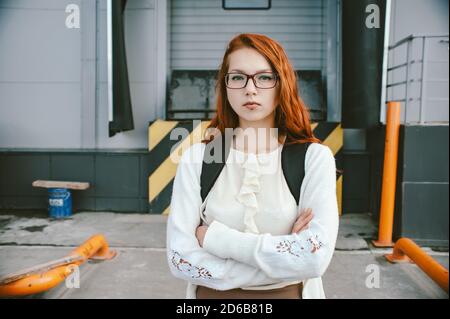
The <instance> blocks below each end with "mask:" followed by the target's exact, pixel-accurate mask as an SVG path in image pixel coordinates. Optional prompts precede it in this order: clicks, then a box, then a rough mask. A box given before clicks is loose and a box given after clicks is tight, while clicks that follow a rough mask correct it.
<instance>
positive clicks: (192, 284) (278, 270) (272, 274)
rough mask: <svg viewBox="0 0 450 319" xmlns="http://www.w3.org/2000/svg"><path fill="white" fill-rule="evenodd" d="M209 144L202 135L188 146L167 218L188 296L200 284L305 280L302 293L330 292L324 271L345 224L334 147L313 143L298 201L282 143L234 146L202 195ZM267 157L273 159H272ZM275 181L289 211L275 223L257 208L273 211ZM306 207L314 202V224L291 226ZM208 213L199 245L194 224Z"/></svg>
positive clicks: (174, 260)
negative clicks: (253, 148) (248, 149)
mask: <svg viewBox="0 0 450 319" xmlns="http://www.w3.org/2000/svg"><path fill="white" fill-rule="evenodd" d="M204 150H205V144H203V143H198V144H194V145H192V146H191V147H189V148H188V149H187V150H186V151H185V152H184V153H183V155H182V157H181V160H180V162H179V164H178V168H177V172H176V176H175V180H174V184H173V193H172V199H171V206H170V215H169V219H168V223H167V258H168V264H169V268H170V270H171V272H172V274H173V275H174V276H175V277H177V278H180V279H183V280H186V281H187V282H188V287H187V294H186V298H195V295H196V288H197V285H202V286H206V287H209V288H213V289H217V290H228V289H233V288H244V289H273V288H274V287H283V286H286V285H289V284H292V283H298V282H303V287H304V288H303V293H302V298H303V299H309V298H325V293H324V290H323V286H322V280H321V277H322V275H323V274H324V272H325V271H326V269H327V267H328V265H329V263H330V261H331V258H332V256H333V252H334V248H335V244H336V238H337V232H338V206H337V198H336V165H335V160H334V156H333V153H332V152H331V150H330V149H329V148H328V147H327V146H324V145H322V144H318V143H313V144H311V145H310V146H309V148H308V150H307V152H306V157H305V177H304V180H303V183H302V186H301V191H300V202H299V206H296V203H295V199H294V197H293V196H292V194H291V193H290V192H289V189H288V187H287V184H286V182H285V179H284V177H282V176H283V173H282V170H281V150H282V146H281V147H280V148H279V149H277V150H276V151H275V152H271V153H268V154H258V155H254V154H246V153H243V152H240V151H237V150H234V149H232V150H231V152H230V155H236V156H237V157H234V156H229V157H228V159H227V164H226V166H225V167H224V169H223V170H222V172H221V174H220V176H219V178H218V180H217V181H216V183H215V185H214V186H213V188H212V189H211V191H210V193H209V195H208V197H207V199H206V201H205V202H204V203H202V199H201V196H200V174H201V169H202V159H203V153H204ZM259 155H262V156H259ZM231 158H234V159H236V158H237V159H238V161H236V163H238V162H239V159H241V160H243V161H244V162H243V163H244V164H243V165H234V163H235V162H233V160H232V159H231ZM230 159H231V160H230ZM267 162H268V163H269V166H267V165H266V166H265V164H267ZM264 171H265V172H264ZM239 172H240V173H239ZM230 174H231V175H230ZM233 174H241V175H242V181H241V186H240V188H239V189H234V188H235V187H234V186H233V185H227V183H230V176H234V175H233ZM264 176H265V177H264ZM233 178H235V177H233ZM264 178H265V179H266V180H267V178H270V180H269V182H266V183H260V180H261V179H263V180H264ZM261 184H262V185H261ZM262 186H263V187H262ZM270 187H275V188H280V189H281V191H279V192H278V194H280V193H281V194H283V195H282V197H280V198H277V201H280V203H279V204H280V206H279V208H278V209H281V207H285V210H287V213H286V212H285V213H284V215H282V216H284V217H285V218H284V219H280V218H279V219H278V220H277V223H276V224H275V223H274V222H273V221H271V220H270V218H269V219H267V218H265V219H264V218H259V219H258V214H259V215H262V214H263V210H262V209H260V208H261V205H264V206H263V207H264V208H265V209H266V210H265V211H267V207H266V206H267V205H269V204H268V203H270V201H269V202H268V201H266V202H264V200H265V199H267V197H268V196H269V197H270V196H274V195H271V194H275V193H276V192H275V191H273V190H270ZM227 188H228V189H227ZM221 190H222V191H221ZM224 190H227V191H228V192H230V193H231V194H233V195H232V196H233V197H234V198H235V200H232V198H231V199H230V198H224V197H226V196H224V194H225V193H224ZM261 191H263V192H261ZM218 194H220V196H218ZM258 199H259V200H258ZM233 205H234V211H232V212H229V215H222V216H221V215H220V214H218V213H216V214H214V211H215V210H216V211H218V210H219V208H220V207H222V208H224V207H225V208H227V207H233ZM236 205H240V209H239V206H236ZM286 207H287V208H286ZM304 208H311V209H312V211H313V213H314V218H313V220H312V221H311V223H310V225H309V228H308V229H306V230H304V231H301V232H300V233H296V234H291V233H290V229H291V228H292V225H293V222H294V221H295V220H296V218H297V216H298V214H299V212H300V211H301V210H302V209H304ZM273 209H275V210H276V209H277V208H276V207H275V208H273ZM226 216H229V217H230V218H229V219H227V217H226ZM236 218H239V221H240V222H238V223H237V222H236ZM202 220H203V222H204V223H206V224H208V225H209V227H208V230H207V232H206V236H205V238H204V242H203V247H200V245H199V243H198V241H197V238H196V236H195V232H196V228H197V227H198V226H199V225H200V223H201V222H202Z"/></svg>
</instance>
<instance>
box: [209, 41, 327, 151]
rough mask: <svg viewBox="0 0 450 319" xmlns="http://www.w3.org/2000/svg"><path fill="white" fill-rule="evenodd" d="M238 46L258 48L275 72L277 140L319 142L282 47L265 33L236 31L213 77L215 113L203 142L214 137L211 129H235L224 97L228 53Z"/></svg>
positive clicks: (232, 113)
mask: <svg viewBox="0 0 450 319" xmlns="http://www.w3.org/2000/svg"><path fill="white" fill-rule="evenodd" d="M241 48H252V49H255V50H256V51H258V52H259V53H260V54H261V55H263V56H264V57H265V58H266V60H267V61H268V62H269V64H270V66H271V68H272V70H273V72H276V73H277V74H278V79H279V90H278V94H279V95H278V105H277V106H276V108H275V127H276V128H278V133H279V134H278V141H279V143H280V144H282V143H283V141H284V143H285V144H295V143H306V142H311V143H322V142H321V141H320V140H319V139H318V138H316V137H315V136H314V134H313V131H312V129H311V122H310V117H309V111H308V109H307V106H306V105H305V103H304V102H303V100H302V99H301V97H300V95H299V92H298V88H297V74H296V72H295V71H294V69H293V67H292V65H291V63H290V62H289V59H288V57H287V55H286V52H285V51H284V49H283V47H282V46H281V45H280V44H279V43H278V42H277V41H275V40H273V39H271V38H269V37H267V36H265V35H262V34H251V33H242V34H239V35H237V36H236V37H234V38H233V39H232V40H231V41H230V43H229V44H228V46H227V49H226V51H225V54H224V56H223V60H222V64H221V66H220V70H219V73H218V76H217V80H216V115H215V116H214V118H213V119H212V120H211V122H210V124H209V125H208V127H207V129H206V131H205V136H204V138H205V139H204V140H202V142H203V143H209V142H211V141H212V140H213V139H214V137H215V135H214V134H212V135H211V129H213V130H214V131H215V132H218V131H220V133H221V134H225V128H233V129H235V128H237V127H238V126H239V116H238V115H237V114H236V112H235V111H234V110H233V109H232V107H231V105H230V102H229V101H228V98H227V91H226V86H225V75H226V73H227V72H228V69H229V56H230V54H231V53H233V52H234V51H236V50H239V49H241ZM284 137H286V139H285V140H284Z"/></svg>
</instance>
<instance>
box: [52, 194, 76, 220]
mask: <svg viewBox="0 0 450 319" xmlns="http://www.w3.org/2000/svg"><path fill="white" fill-rule="evenodd" d="M48 210H49V214H50V217H52V218H64V217H68V216H70V215H72V196H71V194H70V191H69V190H68V189H67V188H50V189H49V190H48Z"/></svg>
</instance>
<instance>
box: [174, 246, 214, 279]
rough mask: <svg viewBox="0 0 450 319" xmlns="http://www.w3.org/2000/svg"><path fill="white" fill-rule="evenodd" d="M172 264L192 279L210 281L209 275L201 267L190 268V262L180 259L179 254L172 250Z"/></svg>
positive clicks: (210, 276)
mask: <svg viewBox="0 0 450 319" xmlns="http://www.w3.org/2000/svg"><path fill="white" fill-rule="evenodd" d="M171 261H172V264H173V266H174V267H175V268H176V269H178V270H179V271H181V272H185V273H187V274H188V275H189V276H191V277H192V278H205V279H212V275H211V273H210V272H209V271H208V270H207V269H206V268H203V267H196V266H192V264H191V263H190V262H188V261H187V260H185V259H183V258H181V256H180V254H179V253H178V252H176V251H173V250H172V259H171Z"/></svg>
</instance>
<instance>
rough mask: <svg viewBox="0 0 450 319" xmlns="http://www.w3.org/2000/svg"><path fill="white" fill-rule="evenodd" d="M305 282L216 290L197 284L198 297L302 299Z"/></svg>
mask: <svg viewBox="0 0 450 319" xmlns="http://www.w3.org/2000/svg"><path fill="white" fill-rule="evenodd" d="M302 290H303V283H299V284H294V285H289V286H286V287H283V288H277V289H268V290H244V289H241V288H236V289H231V290H224V291H220V290H215V289H211V288H207V287H204V286H197V299H302Z"/></svg>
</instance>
